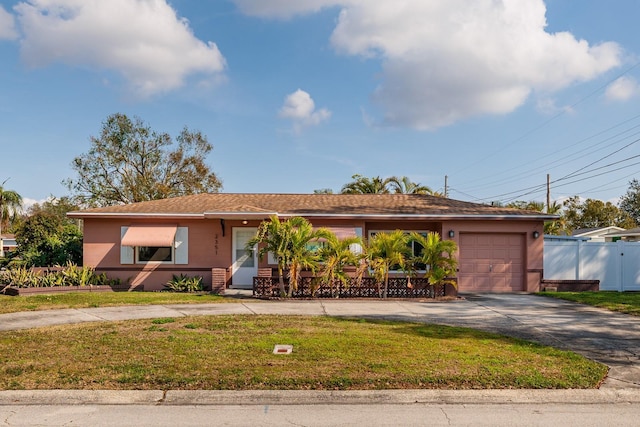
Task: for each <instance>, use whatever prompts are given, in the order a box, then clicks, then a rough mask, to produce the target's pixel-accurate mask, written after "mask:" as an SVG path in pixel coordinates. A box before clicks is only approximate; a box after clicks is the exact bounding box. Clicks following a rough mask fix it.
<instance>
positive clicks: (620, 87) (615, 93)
mask: <svg viewBox="0 0 640 427" xmlns="http://www.w3.org/2000/svg"><path fill="white" fill-rule="evenodd" d="M639 94H640V85H638V81H637V80H636V79H634V78H633V77H627V76H623V77H620V78H619V79H617V80H616V81H614V82H613V83H611V84H610V85H609V86H608V87H607V90H606V92H605V97H606V98H607V99H608V100H611V101H626V100H628V99H631V98H633V97H634V96H637V95H639Z"/></svg>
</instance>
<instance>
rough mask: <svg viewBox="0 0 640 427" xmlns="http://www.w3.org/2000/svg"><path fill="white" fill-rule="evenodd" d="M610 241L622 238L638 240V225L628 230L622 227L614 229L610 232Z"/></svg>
mask: <svg viewBox="0 0 640 427" xmlns="http://www.w3.org/2000/svg"><path fill="white" fill-rule="evenodd" d="M608 237H610V238H611V240H607V241H612V242H615V241H617V240H622V241H625V242H640V227H636V228H632V229H630V230H625V229H622V230H620V231H616V232H615V233H610V234H609V236H608Z"/></svg>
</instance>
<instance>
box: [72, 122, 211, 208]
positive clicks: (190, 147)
mask: <svg viewBox="0 0 640 427" xmlns="http://www.w3.org/2000/svg"><path fill="white" fill-rule="evenodd" d="M176 142H177V145H176V144H175V143H174V141H173V140H172V138H171V136H169V135H168V134H166V133H158V132H156V131H153V130H151V129H150V128H149V126H148V125H146V124H145V123H144V122H143V121H142V120H141V119H140V118H137V117H136V118H134V120H131V119H129V117H127V116H126V115H124V114H113V115H111V116H109V117H108V118H107V120H106V121H105V122H104V123H103V125H102V131H101V133H100V136H99V137H91V148H90V150H89V151H88V152H87V153H84V154H82V155H80V156H78V157H76V158H75V159H74V160H73V162H72V164H71V166H72V168H73V169H74V170H75V172H76V174H77V177H76V178H75V179H68V180H65V181H64V183H65V184H66V185H67V187H68V188H69V190H70V191H71V192H72V193H73V194H74V196H75V199H76V200H77V201H78V202H79V203H80V204H82V205H88V206H109V205H114V204H126V203H134V202H142V201H146V200H155V199H163V198H168V197H175V196H182V195H187V194H196V193H205V192H216V191H218V190H219V189H220V187H221V186H222V184H221V182H220V180H219V179H218V177H217V176H216V175H215V174H214V173H213V172H212V171H211V170H210V168H209V166H208V165H207V164H206V163H205V158H206V156H207V155H208V154H209V153H210V152H211V150H212V149H213V146H212V145H211V144H210V143H209V142H208V141H207V138H206V137H205V136H204V135H202V134H201V133H200V132H197V131H196V132H191V131H189V130H188V129H187V128H186V127H185V128H184V129H183V130H182V132H181V133H180V134H179V135H178V136H177V137H176Z"/></svg>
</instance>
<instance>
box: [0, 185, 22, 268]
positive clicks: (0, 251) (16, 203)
mask: <svg viewBox="0 0 640 427" xmlns="http://www.w3.org/2000/svg"><path fill="white" fill-rule="evenodd" d="M6 182H7V180H4V181H3V182H2V184H0V234H2V226H3V225H6V224H7V223H8V222H9V220H10V219H11V218H15V216H16V215H17V213H18V212H19V211H20V209H21V208H22V196H20V195H19V194H18V193H16V192H15V191H13V190H5V189H4V184H5V183H6ZM0 257H4V246H3V244H2V238H0Z"/></svg>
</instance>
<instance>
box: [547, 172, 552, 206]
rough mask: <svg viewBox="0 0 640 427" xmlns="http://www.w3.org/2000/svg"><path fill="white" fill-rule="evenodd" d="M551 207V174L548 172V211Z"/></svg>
mask: <svg viewBox="0 0 640 427" xmlns="http://www.w3.org/2000/svg"><path fill="white" fill-rule="evenodd" d="M549 209H551V175H550V174H547V213H549Z"/></svg>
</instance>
